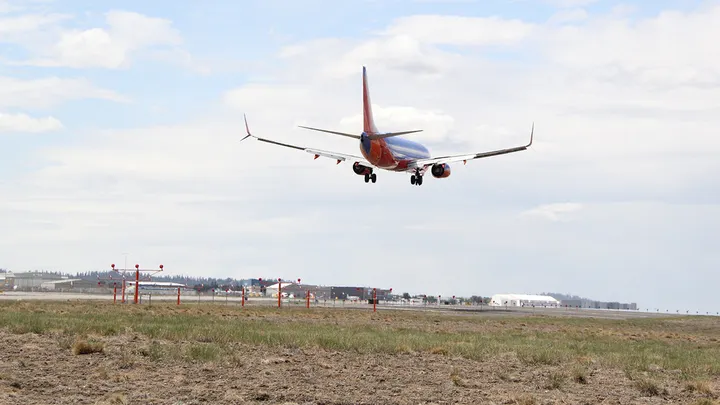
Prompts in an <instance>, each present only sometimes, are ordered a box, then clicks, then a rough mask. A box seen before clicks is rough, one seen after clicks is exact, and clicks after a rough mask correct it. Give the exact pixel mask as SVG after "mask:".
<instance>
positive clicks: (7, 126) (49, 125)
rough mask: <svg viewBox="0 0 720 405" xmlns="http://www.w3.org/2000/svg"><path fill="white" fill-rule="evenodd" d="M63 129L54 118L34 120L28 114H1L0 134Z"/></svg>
mask: <svg viewBox="0 0 720 405" xmlns="http://www.w3.org/2000/svg"><path fill="white" fill-rule="evenodd" d="M62 128H63V125H62V123H61V122H60V121H59V120H57V119H56V118H54V117H45V118H33V117H31V116H29V115H27V114H4V113H1V112H0V133H2V132H33V133H37V132H48V131H55V130H58V129H62Z"/></svg>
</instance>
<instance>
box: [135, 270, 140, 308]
mask: <svg viewBox="0 0 720 405" xmlns="http://www.w3.org/2000/svg"><path fill="white" fill-rule="evenodd" d="M139 291H140V265H139V264H136V265H135V303H136V304H137V303H138V292H139Z"/></svg>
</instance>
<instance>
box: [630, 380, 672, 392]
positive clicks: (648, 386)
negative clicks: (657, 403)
mask: <svg viewBox="0 0 720 405" xmlns="http://www.w3.org/2000/svg"><path fill="white" fill-rule="evenodd" d="M635 387H637V389H638V390H640V392H641V393H642V394H643V395H646V396H649V397H654V396H658V395H664V394H667V391H666V390H665V389H664V388H662V387H661V386H660V384H658V383H657V382H655V381H652V380H649V379H647V378H641V379H638V380H636V381H635Z"/></svg>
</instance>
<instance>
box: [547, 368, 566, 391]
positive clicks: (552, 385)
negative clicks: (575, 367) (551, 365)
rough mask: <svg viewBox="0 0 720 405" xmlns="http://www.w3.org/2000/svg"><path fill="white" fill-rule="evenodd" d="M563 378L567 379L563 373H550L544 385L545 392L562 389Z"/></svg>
mask: <svg viewBox="0 0 720 405" xmlns="http://www.w3.org/2000/svg"><path fill="white" fill-rule="evenodd" d="M565 378H567V377H566V376H565V374H564V373H561V372H553V373H550V375H549V376H548V380H547V382H546V383H545V387H544V388H545V389H546V390H559V389H560V388H562V386H563V383H565Z"/></svg>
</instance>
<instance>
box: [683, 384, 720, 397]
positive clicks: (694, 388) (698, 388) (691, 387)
mask: <svg viewBox="0 0 720 405" xmlns="http://www.w3.org/2000/svg"><path fill="white" fill-rule="evenodd" d="M685 390H686V391H690V392H698V393H700V394H703V395H707V396H711V397H712V396H715V393H714V392H713V390H712V387H711V386H710V383H709V382H707V381H690V382H688V383H687V384H685Z"/></svg>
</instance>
